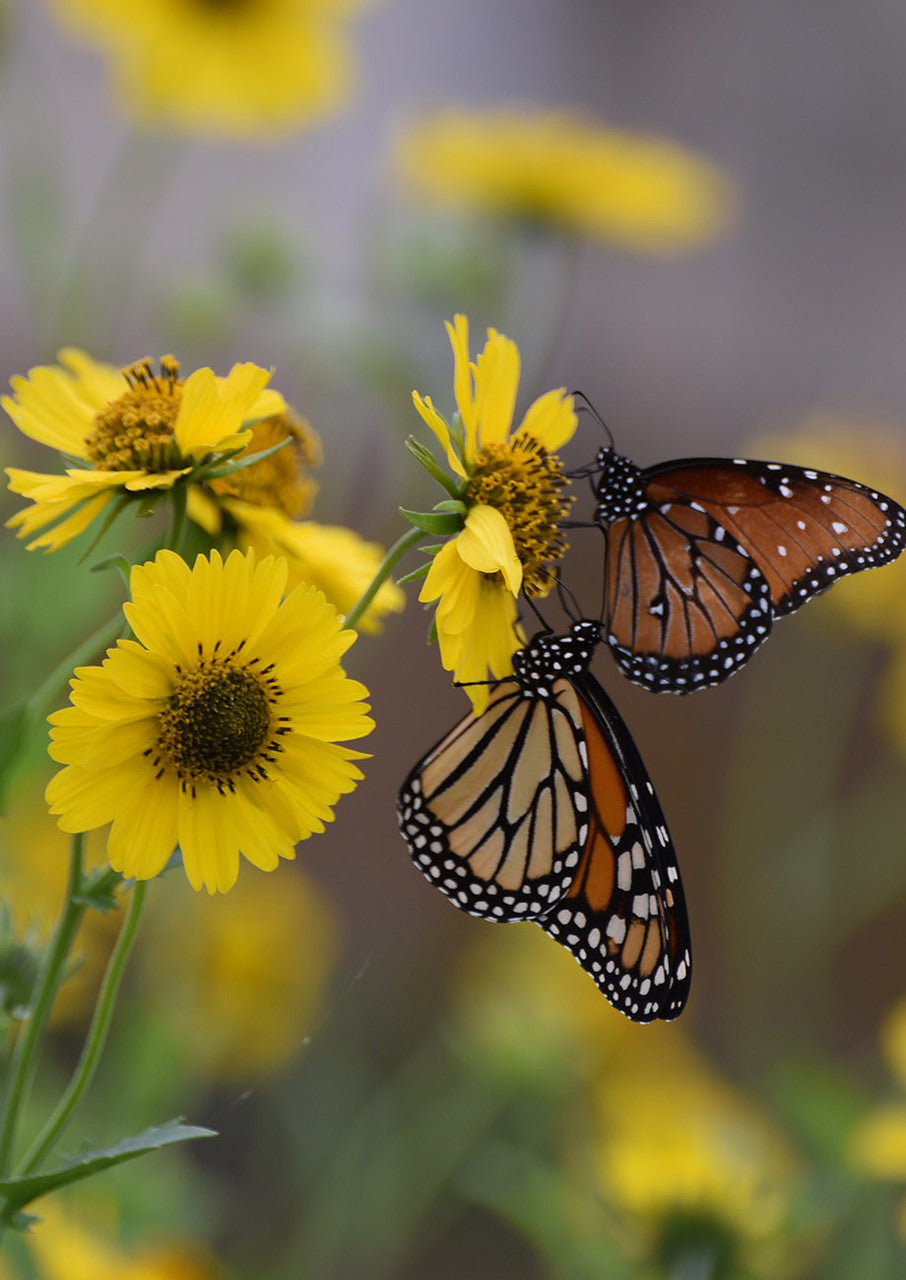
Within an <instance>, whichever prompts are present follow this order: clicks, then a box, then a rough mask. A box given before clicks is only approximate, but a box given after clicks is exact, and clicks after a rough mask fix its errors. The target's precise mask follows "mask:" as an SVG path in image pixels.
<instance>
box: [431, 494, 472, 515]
mask: <svg viewBox="0 0 906 1280" xmlns="http://www.w3.org/2000/svg"><path fill="white" fill-rule="evenodd" d="M434 510H435V511H456V512H458V513H459V515H461V516H463V517H464V516H465V514H466V512H467V511H468V507H467V506H466V504H465V503H464V502H463V500H462V499H461V498H444V500H443V502H437V503H435V504H434Z"/></svg>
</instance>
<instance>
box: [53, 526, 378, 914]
mask: <svg viewBox="0 0 906 1280" xmlns="http://www.w3.org/2000/svg"><path fill="white" fill-rule="evenodd" d="M285 583H286V563H285V561H284V560H282V559H273V558H268V559H266V560H264V561H262V562H260V563H256V559H255V556H254V554H253V553H251V552H250V553H248V554H246V555H243V554H242V553H241V552H239V551H234V552H232V553H231V554H230V555H229V557H228V558H227V560H226V561H225V562H224V561H223V560H222V558H221V556H220V555H219V553H218V552H217V551H212V552H211V555H210V558H207V557H205V556H199V557H198V558H197V559H196V561H195V564H194V566H193V567H192V568H190V567H189V566H188V565H187V564H186V562H185V561H184V560H182V559H181V557H179V556H177V555H176V554H175V553H174V552H172V551H160V552H158V554H157V556H156V557H155V558H154V560H153V561H151V562H148V563H146V564H144V565H136V566H135V567H134V568H133V570H132V575H131V583H130V585H131V591H132V601H131V603H127V604H126V605H125V606H124V611H125V614H126V618H127V621H128V623H129V625H130V627H131V628H132V632H133V634H134V636H135V639H134V640H133V639H130V640H120V641H119V642H118V643H117V645H116V646H115V648H112V649H109V650H108V651H107V656H106V658H105V659H104V661H103V662H102V663H101V665H100V666H94V667H81V668H79V669H77V671H76V673H75V678H74V679H73V680H72V681H71V687H72V693H71V702H72V705H71V706H69V707H66V708H64V709H63V710H62V711H57V712H55V713H54V714H53V715H51V716H50V717H49V719H50V723H51V725H52V726H53V728H52V730H51V739H52V741H51V745H50V748H49V750H50V755H51V757H52V758H53V759H54V760H56V761H58V762H59V763H61V764H63V765H65V766H66V767H65V768H64V769H62V770H61V771H60V772H59V773H57V774H56V776H55V777H54V778H52V779H51V781H50V783H49V785H48V788H47V793H46V796H47V801H48V804H49V805H50V809H51V812H52V813H53V814H55V815H56V816H57V818H58V821H59V825H60V827H61V828H62V829H63V830H64V831H69V832H79V831H89V830H93V829H94V828H95V827H101V826H104V825H106V824H107V823H110V824H111V826H110V830H109V834H108V837H107V856H108V858H109V860H110V864H111V866H112V867H113V868H114V870H116V871H119V872H121V873H122V874H123V875H125V876H132V877H135V878H136V879H139V880H146V879H149V878H150V877H152V876H156V875H157V874H158V872H160V871H161V870H162V869H163V867H164V866H165V865H166V863H167V861H168V859H169V858H170V856H171V854H172V853H173V852H174V850H175V849H176V848H177V847H178V848H179V849H180V850H181V851H182V858H183V864H184V866H185V871H186V875H187V876H188V878H189V881H190V882H191V884H192V886H193V888H195V889H200V888H201V887H202V885H203V886H204V887H205V888H206V889H207V890H208V892H209V893H215V892H225V891H226V890H228V889H229V888H231V887H232V885H233V884H234V883H235V881H236V877H237V875H238V872H239V855H240V854H243V855H244V856H245V857H246V858H247V859H248V860H249V862H251V863H253V864H254V865H255V866H257V867H260V868H261V869H262V870H264V871H272V870H273V869H274V868H275V867H276V866H277V864H278V862H279V860H280V858H292V857H293V856H294V846H295V844H296V843H297V841H299V840H303V839H305V838H306V837H307V836H310V835H312V834H313V833H315V832H320V831H323V830H324V824H325V822H329V821H330V820H331V819H332V817H333V812H332V808H333V806H334V805H335V804H336V802H337V800H338V799H339V797H340V796H341V795H343V794H344V793H346V792H348V791H352V790H353V788H354V787H355V785H356V783H357V782H358V780H359V779H360V778H361V776H362V775H361V773H360V771H359V769H358V768H357V767H356V765H355V764H353V761H354V760H359V759H363V758H364V757H363V755H362V753H361V752H359V751H354V750H352V749H351V748H349V747H345V746H341V745H339V744H340V743H342V742H345V741H348V740H349V739H352V738H360V737H362V736H364V735H365V734H367V733H370V732H371V730H372V728H373V727H374V725H373V722H372V721H371V720H370V719H369V717H368V716H367V715H366V712H367V710H368V708H367V706H366V704H365V703H364V702H363V699H364V698H365V697H367V692H368V691H367V689H366V688H365V687H364V685H362V684H359V683H358V681H355V680H351V679H349V678H348V677H347V676H346V674H345V673H344V671H343V668H342V666H341V665H340V659H341V657H342V656H343V654H344V653H345V652H346V650H347V649H348V648H349V646H350V645H351V644H352V643H353V641H354V640H355V633H354V632H352V631H348V630H346V631H344V630H341V624H340V620H339V618H338V616H337V613H336V610H335V609H334V608H333V607H332V606H331V605H330V604H328V603H327V601H326V600H325V599H324V596H323V595H322V594H321V592H320V591H317V590H316V589H315V588H313V587H309V586H299V587H296V588H295V590H293V591H292V592H290V594H289V595H287V596H286V597H285V599H282V601H281V597H282V595H283V591H284V587H285Z"/></svg>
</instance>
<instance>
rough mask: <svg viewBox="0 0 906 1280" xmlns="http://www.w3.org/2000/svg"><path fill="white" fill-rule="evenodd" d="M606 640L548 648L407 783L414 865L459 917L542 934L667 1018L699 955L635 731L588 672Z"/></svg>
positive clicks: (531, 649) (635, 1014)
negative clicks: (532, 926) (526, 925)
mask: <svg viewBox="0 0 906 1280" xmlns="http://www.w3.org/2000/svg"><path fill="white" fill-rule="evenodd" d="M599 640H600V624H598V623H595V622H587V621H585V622H579V623H577V624H575V625H574V626H573V628H572V629H571V631H570V632H569V633H568V634H567V635H566V636H552V635H541V636H537V637H535V639H534V640H532V641H531V642H530V643H529V644H528V645H527V646H526V648H525V649H523V650H521V651H520V652H519V653H518V654H516V655H515V657H514V663H513V665H514V677H513V678H512V679H511V680H504V681H501V682H499V683H498V684H497V685H496V686H495V687H494V689H493V690H492V692H491V696H490V699H489V705H488V709H487V711H486V712H485V713H484V715H483V716H481V717H480V718H476V717H475V716H473V715H471V714H470V715H468V716H466V717H465V718H464V719H463V720H462V721H460V723H459V724H458V725H456V726H455V727H454V729H453V730H451V732H450V733H449V734H447V735H446V736H445V737H444V738H443V739H442V740H441V741H440V742H439V743H438V744H437V746H436V747H434V748H433V749H432V750H431V751H430V752H428V754H427V755H426V756H425V757H424V759H423V760H421V761H420V762H419V763H418V764H417V765H416V766H415V768H414V769H413V770H412V772H411V773H410V775H409V777H408V778H407V779H406V781H405V782H404V784H403V786H402V788H401V790H400V797H399V806H398V812H399V821H400V828H401V830H402V833H403V836H404V837H405V839H406V841H407V843H408V845H409V849H410V853H411V855H412V859H413V861H414V862H415V865H416V866H417V867H418V868H419V870H420V871H421V872H422V873H423V875H425V876H426V878H427V879H428V880H429V881H430V882H431V883H432V884H434V885H435V886H436V887H437V888H438V889H440V890H441V892H443V893H445V894H446V895H447V897H449V898H450V900H451V901H452V902H453V903H455V905H456V906H458V907H459V908H460V909H461V910H463V911H467V912H469V913H470V914H472V915H476V916H480V917H481V918H483V919H486V920H493V921H514V920H534V921H535V922H536V923H537V924H539V925H540V926H541V927H542V928H543V929H544V930H545V932H547V933H548V934H550V936H552V937H554V938H556V939H557V941H559V942H560V943H562V945H563V946H565V947H566V948H567V949H568V950H569V951H571V952H572V953H573V955H575V956H576V958H577V959H578V960H579V963H580V964H581V965H582V967H583V968H584V969H585V970H586V971H587V972H588V973H589V974H590V975H591V976H592V977H593V978H594V980H595V981H596V982H597V984H598V986H599V987H600V988H601V990H602V991H603V992H604V994H605V995H606V996H607V998H608V999H609V1000H610V1001H611V1003H613V1004H614V1005H615V1006H616V1007H617V1008H618V1009H620V1010H621V1012H623V1013H625V1014H626V1015H627V1016H628V1017H630V1018H632V1019H634V1020H635V1021H639V1022H648V1021H651V1020H653V1019H654V1018H658V1017H660V1018H673V1017H676V1016H677V1014H679V1012H680V1011H681V1010H682V1008H683V1006H684V1004H685V1001H686V997H687V995H688V990H689V980H690V975H691V948H690V942H689V927H688V920H687V917H686V908H685V900H684V897H683V890H682V885H681V882H680V877H679V870H678V867H677V863H676V858H675V855H674V852H673V847H672V844H671V842H670V837H669V834H668V832H667V827H666V823H665V821H664V817H663V813H662V812H661V809H660V805H659V804H658V802H657V798H656V796H655V794H654V790H653V788H652V785H651V782H650V780H649V778H648V775H647V773H646V771H645V767H644V765H643V764H642V761H641V758H640V757H639V754H638V751H637V750H636V748H635V744H634V743H633V741H632V739H631V737H630V735H629V732H628V730H627V729H626V727H625V725H624V724H623V722H622V720H621V719H620V717H619V715H618V713H617V711H616V709H615V707H614V706H613V704H612V703H611V701H610V699H609V698H608V697H607V694H606V693H605V692H604V690H603V689H602V688H601V686H600V685H599V684H598V682H597V681H596V680H595V679H594V677H593V676H592V675H591V674H590V672H589V671H588V664H589V662H590V660H591V655H592V653H593V651H594V649H595V647H596V645H597V644H598V642H599Z"/></svg>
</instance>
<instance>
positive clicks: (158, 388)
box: [0, 348, 285, 551]
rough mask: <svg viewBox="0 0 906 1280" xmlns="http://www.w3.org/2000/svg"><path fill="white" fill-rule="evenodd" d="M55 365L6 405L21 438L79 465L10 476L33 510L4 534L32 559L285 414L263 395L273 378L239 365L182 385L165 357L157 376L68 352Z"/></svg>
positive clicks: (147, 367)
mask: <svg viewBox="0 0 906 1280" xmlns="http://www.w3.org/2000/svg"><path fill="white" fill-rule="evenodd" d="M59 360H60V364H59V365H51V366H43V367H39V368H36V369H32V370H31V371H30V372H29V375H28V377H27V378H22V377H15V378H13V379H12V380H11V386H12V388H13V392H14V394H13V395H12V396H4V397H3V398H2V400H0V404H2V406H3V408H4V409H5V410H6V412H7V413H8V414H9V416H10V417H11V418H12V420H13V422H15V424H16V426H17V427H18V428H19V430H20V431H21V432H22V433H23V434H24V435H26V436H30V437H31V439H32V440H36V441H37V442H38V443H39V444H45V445H48V446H49V447H50V448H52V449H58V450H59V451H60V453H62V454H64V455H65V456H66V457H67V458H68V459H69V460H70V461H71V462H73V463H74V464H75V465H73V466H71V467H69V468H68V469H67V470H66V471H65V473H64V474H63V475H47V474H45V473H42V472H37V471H25V470H23V469H21V468H20V467H7V468H6V474H7V476H8V478H9V487H10V489H11V490H12V491H13V493H18V494H21V495H22V496H23V497H25V498H28V499H30V500H31V503H32V505H31V506H30V507H26V508H24V509H23V510H22V511H19V512H17V513H16V514H15V515H14V516H12V517H11V519H10V520H8V521H7V525H8V526H10V527H11V528H14V529H16V530H17V536H18V537H20V538H27V537H31V536H32V534H34V533H37V532H38V531H39V530H40V531H41V532H40V534H39V536H38V537H36V538H32V541H31V542H29V543H28V549H29V550H33V549H35V548H37V547H43V548H44V549H46V550H47V551H56V550H57V549H58V548H59V547H62V546H64V545H65V543H67V542H69V541H71V540H72V539H73V538H75V537H77V536H78V535H79V534H80V533H82V532H84V530H85V529H87V528H88V526H89V525H90V524H91V523H92V521H93V520H94V519H95V518H96V517H97V516H98V515H100V513H101V512H102V511H104V510H105V508H107V507H108V506H109V504H110V503H112V502H114V500H115V499H119V500H120V502H122V503H125V502H127V501H129V500H130V499H131V500H136V499H138V500H139V501H141V502H142V503H144V504H146V503H147V502H148V501H149V500H151V499H152V498H153V497H154V496H156V495H157V494H159V493H160V492H162V491H166V490H170V489H172V488H173V487H174V486H175V485H177V483H179V482H181V481H184V480H186V479H193V480H196V479H200V478H203V477H205V476H207V475H209V474H211V472H212V470H213V471H214V472H215V473H216V471H217V470H218V469H219V467H221V466H222V465H223V464H224V463H225V462H226V461H228V460H229V459H230V458H231V457H232V456H233V455H234V454H236V453H237V452H239V451H240V450H241V449H242V448H243V447H244V446H245V445H246V444H248V442H249V440H250V438H251V437H250V434H249V432H248V430H246V429H245V423H246V422H247V421H249V420H254V419H255V418H259V417H263V416H265V415H267V414H269V413H275V412H279V411H280V410H282V409H283V408H284V407H285V404H284V401H283V397H282V396H281V395H279V393H278V392H276V391H270V390H265V386H266V383H267V381H268V379H269V378H270V372H269V371H268V370H267V369H262V368H259V366H258V365H255V364H237V365H234V366H233V368H232V369H231V370H230V372H229V374H228V375H227V376H226V377H225V378H221V377H217V376H216V375H215V374H214V373H213V372H212V370H211V369H196V370H195V372H194V373H192V374H190V375H189V377H188V378H186V379H182V378H181V377H180V376H179V363H178V362H177V361H176V360H175V359H174V358H173V356H164V357H163V358H162V359H161V361H160V371H159V372H158V373H155V372H154V369H153V367H152V364H151V361H150V360H142V361H139V362H138V363H137V364H133V365H130V366H129V367H128V368H126V369H123V370H122V371H120V370H117V369H115V368H113V367H112V366H111V365H107V364H101V363H99V362H98V361H96V360H93V359H92V358H91V356H89V355H87V354H86V353H85V352H84V351H79V350H76V349H75V348H67V349H65V350H63V351H61V352H60V353H59Z"/></svg>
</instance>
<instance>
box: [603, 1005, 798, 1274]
mask: <svg viewBox="0 0 906 1280" xmlns="http://www.w3.org/2000/svg"><path fill="white" fill-rule="evenodd" d="M646 1030H647V1028H646ZM653 1031H654V1035H652V1036H645V1037H644V1038H642V1037H633V1038H628V1037H627V1038H625V1039H624V1040H623V1041H622V1042H621V1044H620V1045H619V1047H618V1052H616V1053H615V1054H613V1055H612V1056H611V1059H610V1061H609V1062H608V1064H607V1066H606V1068H605V1069H604V1070H602V1071H601V1073H600V1077H599V1080H598V1084H597V1087H596V1090H595V1096H596V1104H597V1125H598V1129H597V1138H596V1148H597V1160H598V1171H599V1176H600V1185H601V1191H602V1194H603V1196H604V1198H605V1200H606V1201H607V1203H608V1204H609V1205H610V1206H611V1207H612V1208H613V1209H614V1210H615V1211H617V1212H618V1213H619V1214H621V1215H623V1216H624V1217H625V1218H626V1220H627V1222H628V1223H629V1225H631V1226H633V1227H634V1228H635V1229H636V1231H637V1232H638V1233H639V1238H640V1241H641V1251H642V1253H643V1255H644V1256H645V1257H646V1258H647V1260H648V1261H649V1262H654V1263H656V1264H658V1266H659V1267H660V1268H663V1272H664V1274H668V1275H682V1274H686V1269H685V1268H686V1267H690V1266H692V1265H693V1263H694V1262H695V1260H696V1259H697V1265H698V1270H697V1271H696V1272H695V1273H696V1274H703V1275H709V1276H722V1277H726V1278H727V1280H736V1278H737V1277H741V1276H747V1277H755V1276H758V1277H762V1276H763V1277H764V1278H765V1280H781V1278H782V1277H786V1276H789V1275H793V1274H795V1272H796V1270H797V1267H798V1264H799V1259H798V1258H797V1256H796V1246H795V1235H794V1234H793V1233H791V1232H790V1231H789V1226H790V1221H791V1216H792V1215H791V1213H790V1209H791V1200H792V1197H793V1195H794V1194H795V1191H796V1189H797V1186H798V1182H799V1171H798V1162H797V1160H796V1158H795V1156H794V1154H793V1151H792V1149H791V1147H790V1146H789V1144H788V1142H787V1140H786V1138H785V1136H784V1134H783V1133H782V1131H781V1130H780V1129H779V1128H777V1127H776V1126H775V1125H774V1124H773V1123H772V1122H771V1120H770V1119H769V1118H768V1117H767V1116H766V1115H765V1114H763V1113H762V1112H761V1111H760V1110H759V1108H758V1107H757V1106H756V1104H755V1102H754V1101H753V1100H751V1099H749V1098H748V1097H746V1096H745V1095H744V1094H742V1093H741V1092H739V1091H738V1090H737V1089H735V1088H733V1087H732V1086H731V1085H730V1084H729V1083H728V1082H726V1081H725V1080H723V1079H722V1078H721V1077H720V1076H719V1075H718V1074H717V1073H716V1072H715V1071H714V1070H713V1069H712V1068H711V1067H710V1066H709V1065H708V1064H707V1063H706V1062H705V1061H704V1059H702V1058H701V1056H700V1055H699V1054H698V1052H697V1050H695V1049H694V1048H693V1046H692V1045H691V1044H690V1043H689V1042H688V1041H687V1040H686V1039H685V1037H684V1036H683V1035H682V1033H679V1032H678V1029H675V1028H664V1027H660V1026H659V1027H656V1028H653ZM659 1274H660V1272H659Z"/></svg>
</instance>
